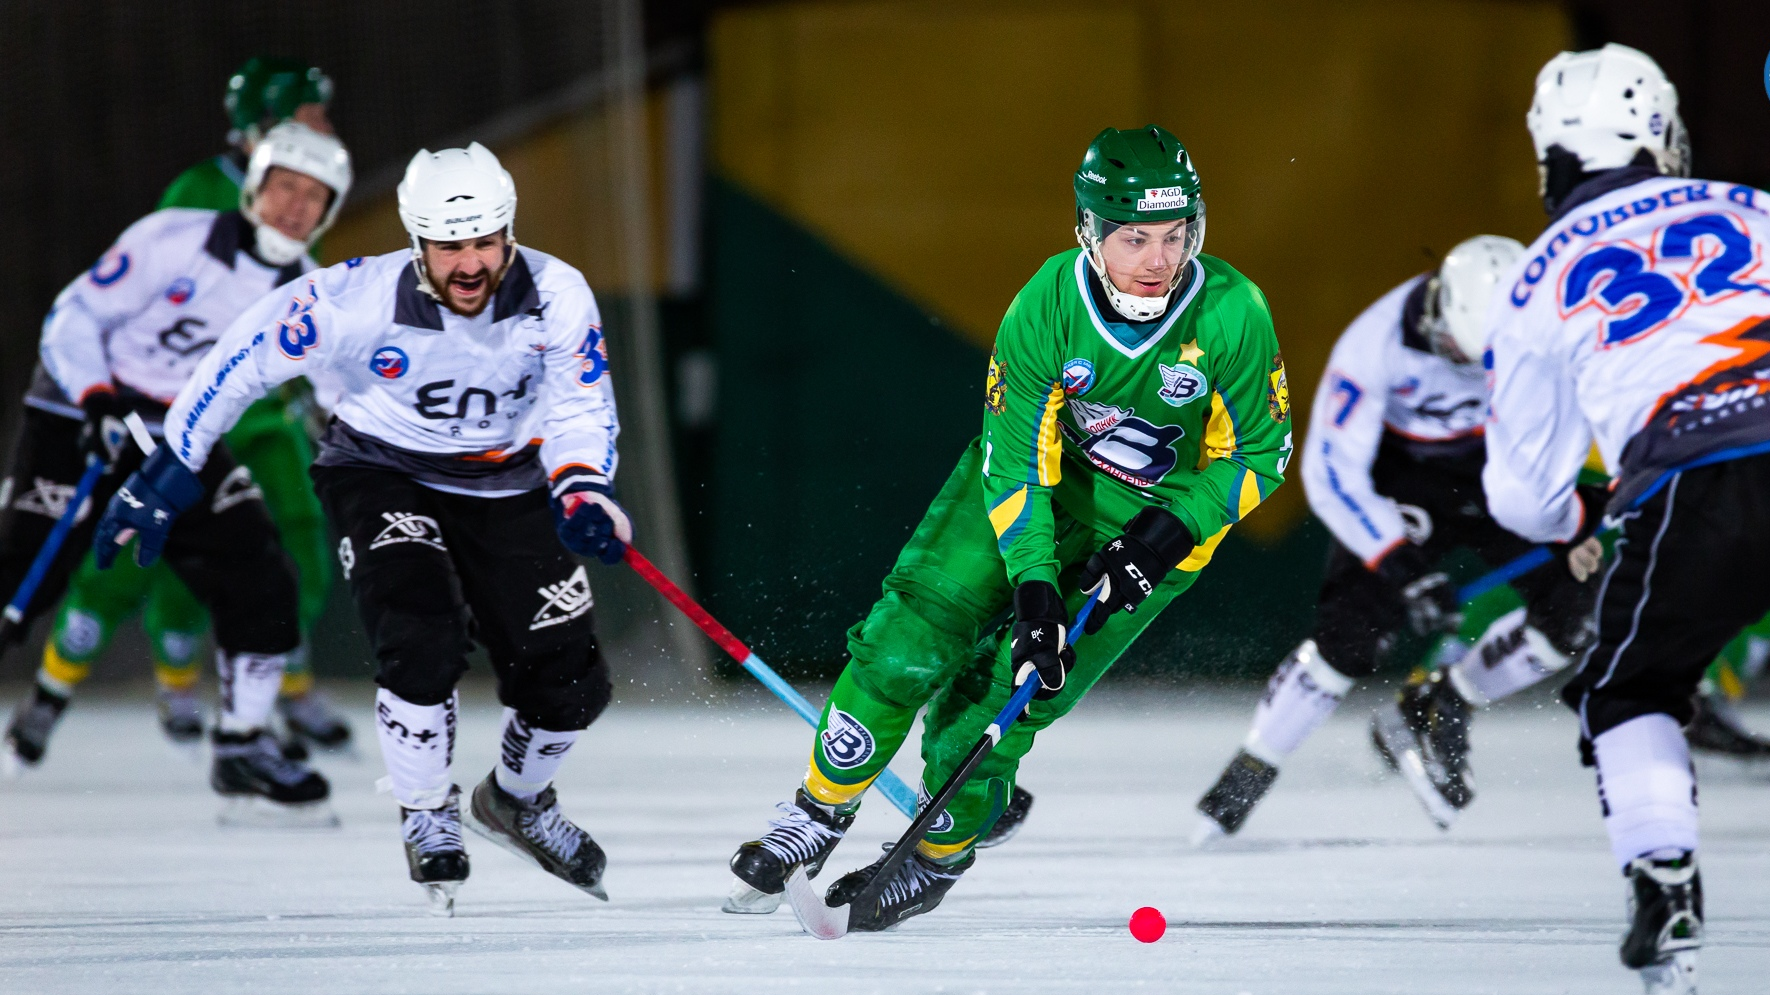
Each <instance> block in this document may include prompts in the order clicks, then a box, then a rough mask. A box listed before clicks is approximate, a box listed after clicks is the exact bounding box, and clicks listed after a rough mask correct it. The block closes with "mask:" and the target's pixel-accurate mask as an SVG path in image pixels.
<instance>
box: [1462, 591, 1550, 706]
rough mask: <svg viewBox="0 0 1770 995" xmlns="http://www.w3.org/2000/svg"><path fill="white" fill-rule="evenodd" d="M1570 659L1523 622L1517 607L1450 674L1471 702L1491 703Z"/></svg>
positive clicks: (1477, 642) (1488, 632)
mask: <svg viewBox="0 0 1770 995" xmlns="http://www.w3.org/2000/svg"><path fill="white" fill-rule="evenodd" d="M1569 662H1571V661H1569V660H1568V658H1567V657H1565V656H1563V655H1562V654H1561V652H1560V651H1559V650H1557V649H1556V648H1555V647H1554V646H1553V645H1552V644H1551V643H1550V642H1549V638H1548V637H1547V636H1545V635H1543V634H1542V633H1541V632H1538V631H1537V630H1536V629H1535V628H1534V627H1532V626H1529V625H1526V624H1525V623H1524V609H1522V608H1518V609H1514V610H1513V611H1510V612H1507V613H1506V614H1504V615H1501V616H1500V617H1499V618H1496V619H1494V620H1493V623H1492V624H1491V625H1489V626H1488V627H1487V631H1485V632H1483V633H1482V634H1481V638H1480V639H1477V640H1475V645H1474V646H1471V647H1469V652H1467V653H1465V654H1464V655H1463V658H1462V659H1460V660H1458V661H1457V662H1456V663H1454V664H1452V665H1451V667H1450V669H1449V673H1448V675H1447V676H1448V677H1449V678H1450V683H1451V686H1452V687H1455V688H1456V689H1457V693H1458V694H1461V695H1462V696H1463V697H1464V698H1465V699H1466V700H1467V701H1468V702H1469V704H1471V705H1474V706H1475V707H1477V708H1481V707H1484V706H1486V705H1491V704H1493V703H1494V702H1496V701H1499V700H1500V699H1501V698H1504V697H1506V696H1507V695H1511V694H1516V693H1517V692H1519V691H1522V690H1524V689H1525V688H1527V687H1530V686H1531V685H1532V684H1535V683H1537V682H1538V681H1541V680H1542V679H1543V678H1545V677H1549V676H1550V675H1552V674H1555V673H1557V672H1559V671H1560V670H1561V669H1562V668H1564V667H1566V666H1567V664H1568V663H1569Z"/></svg>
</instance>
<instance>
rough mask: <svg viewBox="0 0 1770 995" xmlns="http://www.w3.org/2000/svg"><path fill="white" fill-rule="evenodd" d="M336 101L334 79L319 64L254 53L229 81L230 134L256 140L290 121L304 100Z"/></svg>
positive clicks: (228, 116) (227, 103)
mask: <svg viewBox="0 0 1770 995" xmlns="http://www.w3.org/2000/svg"><path fill="white" fill-rule="evenodd" d="M331 102H332V80H331V78H330V77H328V76H327V75H326V74H325V73H323V72H320V70H319V67H317V66H310V65H308V64H307V63H305V62H301V61H298V60H295V59H266V58H259V57H253V58H250V59H247V60H246V64H245V65H243V66H241V67H240V68H239V71H237V72H235V73H234V74H233V78H231V79H229V80H228V81H227V96H226V97H225V98H223V100H222V106H223V107H225V108H226V109H227V119H228V123H230V124H231V125H233V133H232V134H231V135H230V136H229V137H230V138H231V139H232V140H234V141H235V142H239V141H241V140H247V141H249V142H256V141H257V140H258V139H259V137H261V136H262V135H263V134H264V132H265V131H266V130H268V129H270V128H271V127H272V126H274V125H277V124H280V123H281V122H283V121H287V120H288V119H289V118H291V117H293V116H294V114H295V108H297V107H300V106H301V105H302V104H327V103H331Z"/></svg>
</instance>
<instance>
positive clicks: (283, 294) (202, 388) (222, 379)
mask: <svg viewBox="0 0 1770 995" xmlns="http://www.w3.org/2000/svg"><path fill="white" fill-rule="evenodd" d="M323 275H324V274H323V273H314V274H309V275H307V276H301V277H297V278H295V279H294V280H292V281H290V282H289V283H286V284H284V285H282V286H281V287H278V288H277V289H275V290H273V291H271V292H270V293H268V294H266V295H264V296H263V297H261V298H259V299H258V302H257V303H255V304H253V305H252V306H251V307H249V308H247V309H246V310H245V311H244V312H243V313H241V315H240V316H239V317H238V318H235V319H234V323H233V324H231V325H229V326H228V327H227V331H225V332H223V333H222V334H221V337H220V338H219V339H217V340H216V342H215V345H214V346H213V347H211V348H210V350H209V352H208V354H207V355H205V356H204V357H203V361H202V362H200V363H198V364H197V368H196V370H195V372H193V373H192V374H191V378H190V379H189V380H187V381H185V385H184V389H183V390H180V391H179V392H178V397H177V398H176V399H174V400H173V402H172V407H171V408H170V409H169V410H168V411H167V412H166V442H167V444H168V445H170V446H172V447H173V450H174V451H175V452H176V453H177V454H178V458H179V460H180V461H181V462H183V463H184V465H185V466H188V467H190V468H191V469H192V470H201V469H202V468H203V464H204V463H207V462H208V461H209V451H210V450H211V449H213V448H215V443H216V441H217V440H218V439H220V438H221V436H222V435H223V434H225V433H226V432H227V430H228V429H230V428H233V426H234V423H235V422H237V421H238V420H239V418H240V415H241V413H243V412H244V411H245V410H246V409H247V408H248V407H250V406H251V404H252V402H254V401H256V400H258V399H259V398H261V397H263V396H265V395H266V394H268V393H270V392H271V391H272V390H274V389H275V388H276V387H277V385H279V384H281V383H283V382H285V381H288V380H293V379H295V378H296V377H298V376H301V375H303V374H305V373H307V372H309V371H310V370H314V369H315V368H318V367H320V366H321V365H322V364H323V363H324V360H325V350H324V346H325V344H326V343H327V342H329V340H330V339H331V338H332V337H333V336H332V335H331V334H322V331H321V330H322V329H323V328H324V329H326V331H327V332H330V329H329V328H326V326H328V325H329V324H331V322H332V321H333V315H334V314H335V313H336V312H334V311H333V310H332V308H331V306H330V305H329V304H328V303H327V302H326V301H325V300H319V299H318V297H319V295H320V294H324V293H325V285H324V284H323V283H321V284H320V287H319V292H318V293H316V290H315V284H316V282H319V281H320V280H321V279H322V277H323Z"/></svg>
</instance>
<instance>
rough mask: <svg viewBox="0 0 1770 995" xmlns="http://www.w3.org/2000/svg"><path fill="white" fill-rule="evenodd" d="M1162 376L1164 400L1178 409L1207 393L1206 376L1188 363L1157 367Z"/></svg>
mask: <svg viewBox="0 0 1770 995" xmlns="http://www.w3.org/2000/svg"><path fill="white" fill-rule="evenodd" d="M1156 369H1157V370H1158V371H1159V372H1160V373H1161V375H1162V389H1161V391H1160V392H1159V393H1160V394H1161V398H1162V400H1164V401H1166V402H1168V403H1169V404H1172V405H1173V406H1174V407H1176V408H1178V407H1180V406H1181V405H1183V404H1187V403H1189V402H1191V401H1194V400H1197V399H1198V398H1200V397H1202V396H1204V393H1205V375H1204V374H1203V373H1200V372H1199V371H1198V368H1197V367H1195V366H1192V365H1190V364H1187V363H1179V364H1177V365H1174V366H1157V367H1156Z"/></svg>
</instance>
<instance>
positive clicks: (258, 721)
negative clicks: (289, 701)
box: [215, 650, 289, 732]
mask: <svg viewBox="0 0 1770 995" xmlns="http://www.w3.org/2000/svg"><path fill="white" fill-rule="evenodd" d="M288 658H289V655H288V654H287V653H229V652H227V651H225V650H216V651H215V671H216V673H217V674H219V675H220V678H221V680H220V691H221V719H220V721H219V725H220V727H221V731H222V732H251V731H252V730H254V729H262V728H264V724H265V722H266V721H268V720H269V719H270V710H271V707H272V706H273V705H275V704H276V703H277V689H278V688H280V687H282V684H283V664H284V662H285V661H287V660H288Z"/></svg>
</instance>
